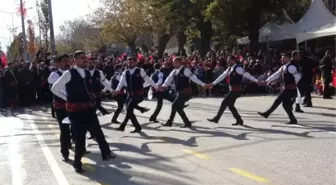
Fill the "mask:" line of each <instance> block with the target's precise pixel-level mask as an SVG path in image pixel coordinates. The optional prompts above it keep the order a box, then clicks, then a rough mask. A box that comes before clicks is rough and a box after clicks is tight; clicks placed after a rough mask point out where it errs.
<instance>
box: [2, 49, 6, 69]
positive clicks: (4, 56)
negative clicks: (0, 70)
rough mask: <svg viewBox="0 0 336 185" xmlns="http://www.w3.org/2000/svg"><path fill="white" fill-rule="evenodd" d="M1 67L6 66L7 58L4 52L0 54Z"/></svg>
mask: <svg viewBox="0 0 336 185" xmlns="http://www.w3.org/2000/svg"><path fill="white" fill-rule="evenodd" d="M1 61H2V63H1V67H6V66H7V58H6V55H5V53H4V52H1Z"/></svg>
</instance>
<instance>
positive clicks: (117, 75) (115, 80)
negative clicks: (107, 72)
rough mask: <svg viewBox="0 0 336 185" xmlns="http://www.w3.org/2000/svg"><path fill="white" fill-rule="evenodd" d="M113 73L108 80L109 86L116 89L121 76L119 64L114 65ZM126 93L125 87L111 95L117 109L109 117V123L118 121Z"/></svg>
mask: <svg viewBox="0 0 336 185" xmlns="http://www.w3.org/2000/svg"><path fill="white" fill-rule="evenodd" d="M114 71H115V73H114V75H113V76H112V78H111V81H110V84H111V88H112V89H113V90H116V89H117V87H118V84H119V81H120V78H121V74H122V66H121V65H116V66H115V67H114ZM126 96H127V95H126V94H125V89H124V88H122V89H121V90H120V91H119V94H117V95H116V96H113V99H114V100H115V101H116V102H117V104H118V108H117V110H115V112H114V114H113V116H112V119H111V123H118V124H119V123H120V122H119V121H118V117H119V114H120V113H121V111H122V109H123V107H124V104H125V101H126Z"/></svg>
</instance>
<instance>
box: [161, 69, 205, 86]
mask: <svg viewBox="0 0 336 185" xmlns="http://www.w3.org/2000/svg"><path fill="white" fill-rule="evenodd" d="M182 68H183V66H181V67H180V68H178V69H174V70H173V71H172V72H171V73H170V74H169V76H168V77H167V79H166V80H165V82H164V83H163V85H162V86H163V87H168V86H170V85H171V84H172V82H173V80H174V76H177V75H178V74H179V72H180V71H181V69H182ZM184 76H186V77H189V79H190V80H191V81H193V82H194V83H196V84H198V85H200V86H205V83H203V82H202V81H201V80H199V79H198V78H197V77H196V76H195V75H194V74H193V73H192V72H191V71H190V69H188V68H185V69H184Z"/></svg>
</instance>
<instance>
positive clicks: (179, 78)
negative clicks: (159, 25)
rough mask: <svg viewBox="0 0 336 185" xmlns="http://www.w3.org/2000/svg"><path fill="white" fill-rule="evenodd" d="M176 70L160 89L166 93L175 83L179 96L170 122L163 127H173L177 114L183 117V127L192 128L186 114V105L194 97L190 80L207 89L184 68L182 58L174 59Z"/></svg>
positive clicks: (175, 101) (174, 102) (173, 107)
mask: <svg viewBox="0 0 336 185" xmlns="http://www.w3.org/2000/svg"><path fill="white" fill-rule="evenodd" d="M174 67H175V69H174V70H173V71H172V72H171V73H170V75H169V76H168V77H167V79H166V80H165V82H164V83H163V85H162V86H161V87H160V88H159V90H160V91H165V90H166V88H167V87H169V86H171V85H172V83H173V82H174V84H175V89H176V93H177V96H176V97H175V100H174V101H173V104H172V110H171V113H170V116H169V119H168V121H167V122H166V123H165V124H163V126H168V127H171V126H172V125H173V122H174V118H175V115H176V112H177V113H178V114H179V115H180V116H181V118H182V120H183V123H184V125H183V126H182V127H191V122H190V120H189V119H188V117H187V115H186V114H185V112H184V110H183V109H184V108H185V103H186V102H187V101H189V99H190V98H191V96H192V87H191V83H190V80H191V81H193V82H194V83H196V84H198V85H200V86H202V87H207V86H206V85H205V84H204V83H203V82H202V81H200V80H199V79H198V78H197V77H196V76H195V75H194V74H193V73H192V72H191V71H190V70H189V69H188V68H186V67H184V66H183V62H182V58H180V57H176V58H175V59H174Z"/></svg>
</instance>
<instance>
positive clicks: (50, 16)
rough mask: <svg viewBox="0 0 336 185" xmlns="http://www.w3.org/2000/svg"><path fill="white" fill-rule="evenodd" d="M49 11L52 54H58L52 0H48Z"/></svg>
mask: <svg viewBox="0 0 336 185" xmlns="http://www.w3.org/2000/svg"><path fill="white" fill-rule="evenodd" d="M48 11H49V23H50V45H51V55H52V56H53V55H56V45H55V35H54V22H53V15H52V7H51V0H48Z"/></svg>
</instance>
